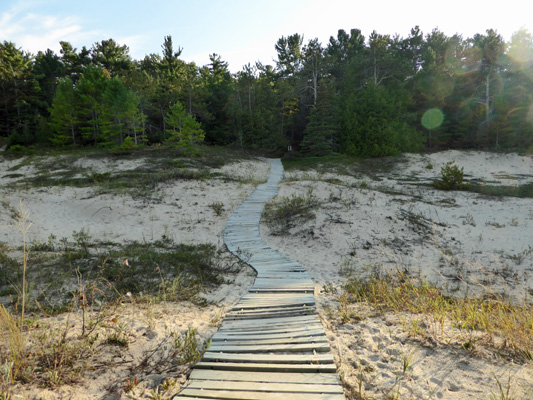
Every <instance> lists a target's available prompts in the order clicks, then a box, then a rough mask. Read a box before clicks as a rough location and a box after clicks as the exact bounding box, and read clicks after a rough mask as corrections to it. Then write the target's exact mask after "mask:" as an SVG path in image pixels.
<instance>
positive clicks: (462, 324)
mask: <svg viewBox="0 0 533 400" xmlns="http://www.w3.org/2000/svg"><path fill="white" fill-rule="evenodd" d="M344 290H345V293H344V294H343V295H342V296H341V297H340V300H341V305H342V306H341V308H340V311H341V313H342V312H343V313H344V314H345V317H343V318H344V319H345V320H349V319H350V314H349V307H348V304H349V303H354V302H367V303H369V304H370V305H372V306H373V307H374V308H375V309H376V310H378V311H381V312H385V311H394V312H408V313H411V314H413V315H418V314H421V315H425V316H428V317H429V319H430V320H431V322H432V325H433V326H434V327H436V329H437V331H438V332H440V333H442V332H443V330H444V328H445V327H446V326H448V325H449V324H451V325H452V327H454V328H455V329H456V330H457V332H458V340H459V343H460V345H461V346H462V347H463V348H464V349H466V350H469V351H474V350H476V347H478V346H481V345H482V346H487V347H492V348H493V349H494V350H495V351H496V352H498V353H499V354H501V355H502V356H503V357H512V358H514V359H516V360H519V361H522V362H524V361H528V362H529V361H530V360H532V359H533V306H531V305H529V304H518V305H517V304H512V303H511V302H510V301H509V300H508V299H504V298H502V297H500V296H498V295H495V294H494V293H489V292H485V293H482V294H480V295H476V294H471V295H469V296H468V297H467V296H465V297H461V298H456V297H452V296H449V295H447V294H445V292H444V291H443V290H441V289H440V288H438V287H436V286H434V285H432V284H430V283H429V282H427V281H424V280H421V279H419V278H418V277H415V276H413V275H411V274H410V273H409V271H408V270H405V269H396V270H395V271H391V272H382V271H379V270H378V269H375V270H374V271H372V273H371V274H370V276H369V277H367V278H361V277H356V276H353V277H351V278H350V279H349V280H348V282H347V283H346V285H345V286H344ZM417 327H418V328H417V329H416V331H414V332H413V334H414V335H413V336H419V337H421V338H429V337H431V334H432V331H431V330H430V329H429V328H428V329H426V328H422V327H420V326H417Z"/></svg>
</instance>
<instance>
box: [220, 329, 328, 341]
mask: <svg viewBox="0 0 533 400" xmlns="http://www.w3.org/2000/svg"><path fill="white" fill-rule="evenodd" d="M320 328H321V329H310V330H303V331H298V332H292V331H291V332H283V333H260V334H243V333H234V334H225V333H221V332H217V333H215V334H214V335H213V337H212V338H211V340H212V341H214V342H215V341H246V340H248V341H258V342H259V341H261V340H278V339H279V340H289V339H295V340H296V339H298V338H301V339H302V338H313V337H319V336H324V337H325V333H324V329H323V328H322V327H320Z"/></svg>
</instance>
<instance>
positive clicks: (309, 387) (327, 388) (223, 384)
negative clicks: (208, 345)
mask: <svg viewBox="0 0 533 400" xmlns="http://www.w3.org/2000/svg"><path fill="white" fill-rule="evenodd" d="M187 389H207V390H238V391H250V392H285V393H330V394H342V393H343V391H342V389H341V387H340V386H339V385H320V384H316V383H306V384H298V383H279V382H278V383H273V382H267V383H260V382H240V381H239V382H235V381H198V380H196V381H194V382H191V383H190V384H189V385H187Z"/></svg>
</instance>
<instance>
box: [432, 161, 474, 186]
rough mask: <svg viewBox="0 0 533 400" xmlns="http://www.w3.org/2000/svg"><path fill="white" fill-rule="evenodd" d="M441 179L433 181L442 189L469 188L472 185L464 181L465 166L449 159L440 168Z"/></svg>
mask: <svg viewBox="0 0 533 400" xmlns="http://www.w3.org/2000/svg"><path fill="white" fill-rule="evenodd" d="M440 176H441V179H440V180H435V181H433V185H434V186H435V187H436V188H437V189H440V190H468V189H469V188H470V185H468V184H465V183H463V179H464V168H463V167H461V168H459V167H458V166H457V165H455V161H449V162H447V163H446V165H445V166H444V167H442V168H441V169H440Z"/></svg>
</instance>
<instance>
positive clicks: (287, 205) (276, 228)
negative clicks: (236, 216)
mask: <svg viewBox="0 0 533 400" xmlns="http://www.w3.org/2000/svg"><path fill="white" fill-rule="evenodd" d="M318 205H319V202H318V199H317V198H316V197H315V196H314V195H313V192H312V190H309V192H307V194H306V195H305V196H297V195H293V196H291V197H282V198H279V199H275V200H273V201H270V202H268V203H267V204H266V205H265V210H264V212H263V220H264V222H265V223H266V225H267V226H268V227H269V228H270V229H271V230H272V234H274V235H285V234H287V233H288V232H289V230H290V229H291V228H292V227H294V226H296V225H297V224H300V223H303V222H306V221H309V220H311V219H314V218H315V214H314V212H313V210H314V209H315V208H316V207H318Z"/></svg>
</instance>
